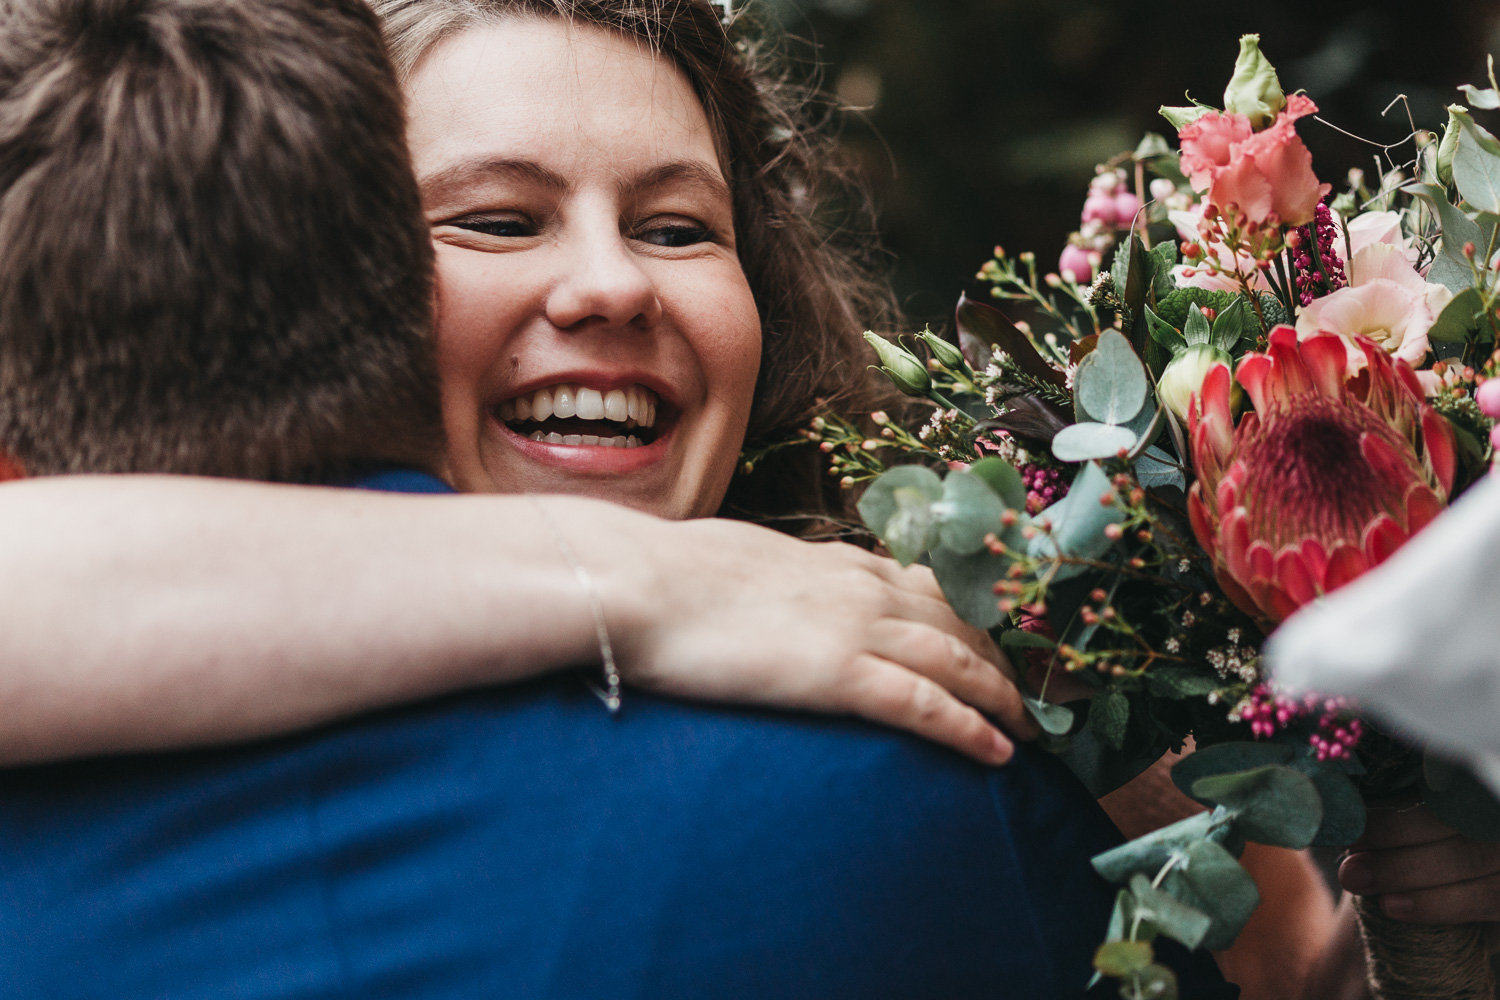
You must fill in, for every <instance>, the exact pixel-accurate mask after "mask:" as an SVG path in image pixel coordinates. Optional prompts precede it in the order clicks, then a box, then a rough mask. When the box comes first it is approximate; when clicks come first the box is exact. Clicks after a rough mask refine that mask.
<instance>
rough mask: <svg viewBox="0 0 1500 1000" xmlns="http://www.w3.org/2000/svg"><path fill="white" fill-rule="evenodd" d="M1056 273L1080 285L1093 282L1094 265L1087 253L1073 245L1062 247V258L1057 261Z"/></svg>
mask: <svg viewBox="0 0 1500 1000" xmlns="http://www.w3.org/2000/svg"><path fill="white" fill-rule="evenodd" d="M1057 271H1058V273H1059V274H1061V275H1062V276H1063V277H1065V278H1071V279H1073V280H1074V281H1076V282H1078V284H1080V285H1086V284H1088V283H1089V282H1090V281H1093V280H1094V264H1093V261H1092V260H1090V259H1089V252H1088V251H1087V250H1085V249H1084V248H1083V247H1081V246H1078V245H1077V244H1075V243H1069V244H1068V245H1067V246H1065V247H1063V252H1062V256H1060V257H1059V258H1058V260H1057Z"/></svg>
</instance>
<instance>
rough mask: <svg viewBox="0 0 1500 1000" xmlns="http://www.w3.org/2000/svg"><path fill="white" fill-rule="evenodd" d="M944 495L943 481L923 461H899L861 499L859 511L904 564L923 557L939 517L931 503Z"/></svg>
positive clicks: (909, 563) (907, 564)
mask: <svg viewBox="0 0 1500 1000" xmlns="http://www.w3.org/2000/svg"><path fill="white" fill-rule="evenodd" d="M942 495H943V481H942V480H941V479H939V478H938V475H937V473H935V472H933V471H932V470H931V469H929V468H926V467H925V466H921V465H898V466H897V467H896V468H894V469H891V470H890V471H889V472H887V473H885V474H884V475H882V476H881V477H880V478H879V479H877V480H875V482H874V483H872V484H870V488H869V489H868V490H866V491H865V495H864V496H863V497H861V498H860V500H859V515H860V517H862V518H864V521H865V524H867V525H869V527H870V530H871V531H873V532H875V534H876V535H878V536H879V537H880V540H881V541H882V542H884V543H885V546H886V548H888V549H890V550H891V555H893V556H895V557H896V559H897V560H898V561H899V562H900V563H901V565H903V566H910V565H911V564H912V563H914V562H916V561H917V560H918V559H920V558H921V557H922V555H923V553H925V552H926V551H927V548H928V546H929V545H930V544H931V542H932V538H933V535H934V533H935V530H936V528H937V517H936V515H935V514H934V513H933V510H932V505H933V503H935V502H936V501H937V500H939V499H940V498H941V497H942Z"/></svg>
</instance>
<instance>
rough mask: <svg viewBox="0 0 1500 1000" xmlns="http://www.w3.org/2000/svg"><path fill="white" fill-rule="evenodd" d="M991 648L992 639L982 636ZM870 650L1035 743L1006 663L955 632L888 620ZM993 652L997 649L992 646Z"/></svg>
mask: <svg viewBox="0 0 1500 1000" xmlns="http://www.w3.org/2000/svg"><path fill="white" fill-rule="evenodd" d="M980 638H981V639H983V640H984V642H985V643H986V644H988V638H987V637H985V636H983V635H982V634H981V636H980ZM868 643H869V647H870V652H871V653H872V654H874V656H876V657H877V658H879V659H881V660H884V661H886V662H889V663H892V664H896V665H898V666H900V667H904V668H905V669H907V670H909V671H912V672H913V673H915V674H918V675H920V676H921V677H925V678H927V679H928V680H930V681H933V682H935V683H936V684H938V685H939V686H941V687H942V688H944V689H946V690H947V691H948V692H951V693H952V694H953V695H954V696H955V697H957V698H958V699H960V700H961V701H963V702H965V703H967V704H969V705H972V706H974V707H975V708H977V709H979V710H980V711H982V712H985V713H987V714H989V715H990V716H992V717H994V718H995V719H996V720H998V721H999V723H1000V725H1001V727H1002V728H1003V729H1005V731H1006V732H1008V733H1011V734H1012V735H1014V736H1017V737H1020V738H1021V739H1035V738H1036V735H1037V732H1038V729H1037V725H1036V722H1035V720H1034V719H1032V717H1031V713H1029V712H1028V711H1027V710H1026V706H1025V705H1024V704H1023V703H1022V700H1021V692H1020V691H1019V689H1017V687H1016V685H1015V682H1014V681H1013V680H1012V675H1011V673H1010V672H1007V671H1006V670H1005V669H1003V668H1002V664H1003V665H1004V666H1005V667H1008V666H1009V664H1008V662H1006V661H1005V658H1004V657H1003V656H1001V655H1000V654H999V652H998V651H996V652H994V653H993V656H994V657H995V659H991V658H989V657H986V656H981V655H980V654H979V653H977V652H976V651H975V650H974V648H973V647H972V646H971V645H969V643H968V642H966V641H965V640H964V639H963V638H960V637H959V635H958V634H956V633H955V632H954V631H948V630H946V629H943V628H940V627H933V626H931V625H927V624H924V623H921V622H916V621H910V620H906V619H884V620H882V621H878V622H876V623H875V624H874V625H873V626H872V627H871V628H870V630H869V633H868ZM990 649H991V650H993V649H994V647H993V645H992V644H990Z"/></svg>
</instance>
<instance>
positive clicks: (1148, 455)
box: [1135, 448, 1187, 490]
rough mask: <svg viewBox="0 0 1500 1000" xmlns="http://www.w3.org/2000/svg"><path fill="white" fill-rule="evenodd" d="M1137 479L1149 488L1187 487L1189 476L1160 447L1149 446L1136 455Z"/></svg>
mask: <svg viewBox="0 0 1500 1000" xmlns="http://www.w3.org/2000/svg"><path fill="white" fill-rule="evenodd" d="M1135 479H1136V482H1138V483H1140V484H1141V485H1142V486H1143V487H1145V488H1146V489H1148V490H1149V489H1155V488H1157V487H1161V486H1175V487H1177V488H1178V489H1180V490H1186V489H1187V477H1186V476H1185V475H1184V474H1183V471H1182V466H1181V465H1180V464H1179V463H1178V462H1177V461H1176V460H1175V459H1173V458H1172V456H1171V455H1168V454H1167V453H1166V452H1164V451H1162V450H1161V449H1160V448H1147V449H1146V450H1145V451H1144V452H1143V453H1142V454H1140V455H1138V456H1136V460H1135Z"/></svg>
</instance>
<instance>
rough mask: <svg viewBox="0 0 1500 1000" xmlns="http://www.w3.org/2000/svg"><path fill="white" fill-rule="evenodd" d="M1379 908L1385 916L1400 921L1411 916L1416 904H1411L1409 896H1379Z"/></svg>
mask: <svg viewBox="0 0 1500 1000" xmlns="http://www.w3.org/2000/svg"><path fill="white" fill-rule="evenodd" d="M1380 908H1381V909H1382V910H1383V911H1385V915H1386V916H1388V917H1390V918H1392V919H1393V920H1401V919H1402V918H1404V917H1409V916H1411V912H1412V910H1413V909H1415V908H1416V904H1415V903H1413V902H1412V898H1411V897H1410V896H1381V897H1380Z"/></svg>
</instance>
